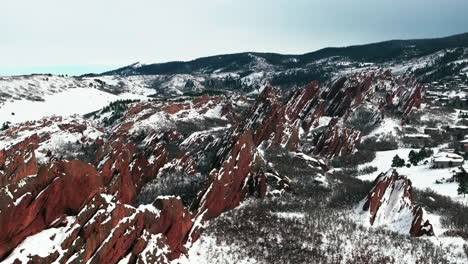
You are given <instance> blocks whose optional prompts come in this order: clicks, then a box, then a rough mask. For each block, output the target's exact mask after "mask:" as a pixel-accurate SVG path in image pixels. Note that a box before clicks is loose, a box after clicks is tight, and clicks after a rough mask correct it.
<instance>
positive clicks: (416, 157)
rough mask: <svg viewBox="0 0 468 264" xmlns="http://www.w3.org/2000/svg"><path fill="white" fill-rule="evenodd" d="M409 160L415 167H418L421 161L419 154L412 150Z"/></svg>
mask: <svg viewBox="0 0 468 264" xmlns="http://www.w3.org/2000/svg"><path fill="white" fill-rule="evenodd" d="M408 160H409V162H410V163H411V164H413V165H414V166H416V165H418V163H419V161H420V156H419V153H417V152H415V151H413V150H411V151H410V153H409V154H408Z"/></svg>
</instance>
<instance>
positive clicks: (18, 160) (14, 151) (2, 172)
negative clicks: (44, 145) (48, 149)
mask: <svg viewBox="0 0 468 264" xmlns="http://www.w3.org/2000/svg"><path fill="white" fill-rule="evenodd" d="M38 144H39V138H38V136H37V134H34V135H32V136H30V137H28V138H26V139H25V140H23V141H21V142H19V143H17V144H16V145H14V146H12V147H10V148H8V149H6V150H0V187H3V186H5V185H7V184H10V183H13V182H17V181H19V180H21V179H23V178H25V177H26V176H30V175H34V174H37V164H36V155H35V153H34V150H35V149H36V148H37V146H38Z"/></svg>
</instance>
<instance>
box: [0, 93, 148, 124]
mask: <svg viewBox="0 0 468 264" xmlns="http://www.w3.org/2000/svg"><path fill="white" fill-rule="evenodd" d="M145 98H147V97H146V96H143V95H137V94H130V93H122V94H119V95H114V94H111V93H107V92H104V91H100V90H98V89H94V88H74V89H68V90H64V91H61V92H58V93H53V94H47V95H45V96H44V98H43V99H44V101H29V100H19V101H9V102H6V103H5V104H4V105H0V124H3V123H4V122H7V121H9V122H11V123H20V122H25V121H32V120H38V119H41V118H43V117H46V116H50V115H61V116H70V115H73V114H86V113H89V112H93V111H96V110H99V109H101V108H103V107H104V106H106V105H108V104H109V103H111V102H113V101H117V100H122V99H145Z"/></svg>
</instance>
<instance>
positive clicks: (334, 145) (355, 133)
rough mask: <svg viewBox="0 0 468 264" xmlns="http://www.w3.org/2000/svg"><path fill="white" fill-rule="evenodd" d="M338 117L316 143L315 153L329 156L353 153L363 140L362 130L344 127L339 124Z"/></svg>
mask: <svg viewBox="0 0 468 264" xmlns="http://www.w3.org/2000/svg"><path fill="white" fill-rule="evenodd" d="M337 123H338V119H336V118H335V119H333V120H332V121H330V123H329V125H328V128H327V130H325V131H324V132H323V133H322V134H320V136H319V137H318V140H317V142H316V144H315V148H314V150H313V154H314V155H317V156H323V157H327V158H333V157H335V156H340V155H345V154H352V153H353V152H354V151H356V146H357V145H358V144H359V143H360V142H361V132H359V130H355V129H352V128H345V129H342V128H340V127H339V126H338V124H337Z"/></svg>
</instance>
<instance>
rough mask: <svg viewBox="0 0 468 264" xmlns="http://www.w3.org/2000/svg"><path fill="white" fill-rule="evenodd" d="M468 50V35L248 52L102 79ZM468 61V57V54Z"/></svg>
mask: <svg viewBox="0 0 468 264" xmlns="http://www.w3.org/2000/svg"><path fill="white" fill-rule="evenodd" d="M466 47H468V33H463V34H459V35H454V36H449V37H444V38H433V39H413V40H390V41H383V42H378V43H372V44H365V45H356V46H349V47H341V48H324V49H321V50H318V51H314V52H310V53H306V54H302V55H284V54H276V53H258V52H244V53H237V54H227V55H217V56H210V57H204V58H199V59H195V60H192V61H187V62H183V61H174V62H166V63H155V64H148V65H140V64H133V65H129V66H126V67H122V68H119V69H116V70H113V71H108V72H104V73H102V74H100V75H168V74H208V73H228V72H242V71H246V70H264V71H265V70H275V71H285V70H288V69H297V68H310V66H311V64H312V65H315V64H317V62H319V61H320V60H327V59H331V58H343V59H346V60H349V61H353V62H367V63H376V64H381V63H388V62H395V61H404V60H411V59H415V58H419V57H423V56H427V55H430V54H433V53H435V52H437V51H440V50H446V49H454V48H466ZM464 56H465V58H466V54H464Z"/></svg>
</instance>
